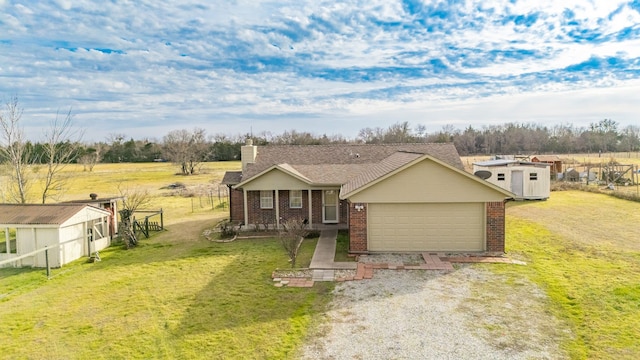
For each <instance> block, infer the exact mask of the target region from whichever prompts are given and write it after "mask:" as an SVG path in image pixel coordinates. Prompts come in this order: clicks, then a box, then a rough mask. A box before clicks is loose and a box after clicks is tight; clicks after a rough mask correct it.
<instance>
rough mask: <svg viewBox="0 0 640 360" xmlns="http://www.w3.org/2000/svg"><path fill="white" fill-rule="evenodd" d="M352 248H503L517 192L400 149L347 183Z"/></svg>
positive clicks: (492, 250) (495, 250) (344, 191)
mask: <svg viewBox="0 0 640 360" xmlns="http://www.w3.org/2000/svg"><path fill="white" fill-rule="evenodd" d="M340 196H341V198H342V199H347V200H348V201H349V251H350V252H352V253H369V252H410V251H421V252H476V253H477V252H486V253H500V252H504V209H505V208H504V202H505V201H506V200H507V199H510V198H512V197H513V194H512V193H510V192H509V191H506V190H504V189H502V188H500V187H499V186H496V185H494V184H491V183H489V182H486V181H484V180H482V179H480V178H479V177H476V176H473V175H471V174H469V173H467V172H466V171H464V170H461V169H459V168H457V167H453V166H451V165H449V164H447V163H444V162H442V161H439V160H438V159H435V158H433V157H431V156H429V155H424V154H415V153H397V154H394V155H392V156H389V157H388V158H387V159H385V160H383V161H382V162H380V163H379V164H378V165H376V166H375V167H372V168H371V169H369V170H368V171H367V172H364V173H363V174H362V175H360V176H358V177H355V178H353V179H352V180H351V181H349V182H348V183H346V184H345V185H343V186H342V189H341V194H340Z"/></svg>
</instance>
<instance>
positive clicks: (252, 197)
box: [247, 191, 276, 228]
mask: <svg viewBox="0 0 640 360" xmlns="http://www.w3.org/2000/svg"><path fill="white" fill-rule="evenodd" d="M274 196H275V194H274ZM273 201H274V202H275V198H274V200H273ZM247 208H248V209H249V223H248V224H247V225H259V226H260V228H262V225H263V224H264V223H265V222H266V223H268V224H275V223H276V209H275V208H273V209H261V208H260V191H247Z"/></svg>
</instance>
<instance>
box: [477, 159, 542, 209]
mask: <svg viewBox="0 0 640 360" xmlns="http://www.w3.org/2000/svg"><path fill="white" fill-rule="evenodd" d="M550 166H551V164H547V163H540V162H528V161H519V160H489V161H482V162H477V163H474V164H473V173H474V174H475V175H476V176H479V177H481V178H483V179H485V180H486V181H488V182H490V183H492V184H494V185H497V186H500V187H501V188H503V189H505V190H508V191H511V192H512V193H514V194H515V199H516V200H544V199H548V198H549V193H550V191H551V175H550V172H549V168H550Z"/></svg>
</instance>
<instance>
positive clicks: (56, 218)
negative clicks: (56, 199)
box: [0, 203, 109, 225]
mask: <svg viewBox="0 0 640 360" xmlns="http://www.w3.org/2000/svg"><path fill="white" fill-rule="evenodd" d="M86 207H90V208H91V209H94V210H96V211H100V212H103V213H105V215H109V212H107V211H104V210H102V209H98V208H94V207H93V206H89V205H87V204H73V203H67V204H0V224H14V225H62V224H63V223H64V222H65V221H67V220H69V219H70V218H71V217H72V216H74V215H75V214H77V213H78V212H80V211H81V210H82V209H84V208H86Z"/></svg>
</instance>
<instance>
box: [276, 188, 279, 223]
mask: <svg viewBox="0 0 640 360" xmlns="http://www.w3.org/2000/svg"><path fill="white" fill-rule="evenodd" d="M279 192H280V191H278V190H277V189H276V197H275V201H276V203H275V205H276V229H280V195H279V194H278V193H279Z"/></svg>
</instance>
